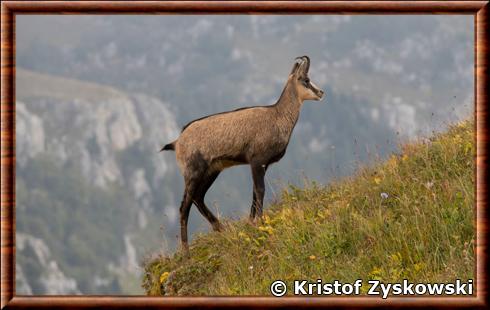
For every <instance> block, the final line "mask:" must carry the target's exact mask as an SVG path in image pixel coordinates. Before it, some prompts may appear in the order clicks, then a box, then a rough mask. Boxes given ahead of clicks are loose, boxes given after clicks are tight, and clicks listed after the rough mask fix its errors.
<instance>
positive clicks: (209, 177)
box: [194, 171, 222, 231]
mask: <svg viewBox="0 0 490 310" xmlns="http://www.w3.org/2000/svg"><path fill="white" fill-rule="evenodd" d="M219 173H220V172H219V171H216V172H212V173H206V174H205V176H204V177H203V178H202V179H201V182H200V185H199V188H198V190H197V191H196V195H195V196H194V203H195V204H196V206H197V209H198V210H199V212H201V214H202V215H203V216H204V217H205V218H206V219H207V220H208V222H209V223H210V224H211V226H213V230H214V231H221V230H222V225H221V223H220V222H219V220H218V219H217V218H216V216H214V214H213V213H212V212H211V211H210V210H209V209H208V207H207V206H206V204H205V203H204V197H205V196H206V192H207V191H208V190H209V188H210V187H211V185H212V184H213V182H214V181H215V180H216V178H217V177H218V175H219Z"/></svg>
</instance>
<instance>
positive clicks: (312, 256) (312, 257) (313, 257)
mask: <svg viewBox="0 0 490 310" xmlns="http://www.w3.org/2000/svg"><path fill="white" fill-rule="evenodd" d="M308 258H309V259H310V260H315V259H316V256H315V255H310V256H309V257H308Z"/></svg>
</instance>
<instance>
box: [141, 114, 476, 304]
mask: <svg viewBox="0 0 490 310" xmlns="http://www.w3.org/2000/svg"><path fill="white" fill-rule="evenodd" d="M474 152H475V145H474V131H473V122H463V123H460V124H457V125H455V126H453V127H452V128H450V130H449V131H448V132H447V133H445V134H440V135H436V136H434V137H433V138H431V139H430V140H426V141H418V142H415V143H412V144H408V145H405V146H403V147H402V154H400V155H393V156H392V157H391V158H389V159H388V160H387V161H386V162H384V163H378V164H376V165H374V166H371V167H367V168H362V169H360V170H359V171H358V173H357V175H355V176H352V177H350V178H346V179H343V180H340V181H338V182H335V183H332V184H329V185H328V186H326V187H322V186H318V185H316V184H315V183H312V184H310V185H308V186H307V187H306V188H305V189H299V188H292V187H291V188H290V189H289V190H287V191H284V193H283V194H282V199H281V201H280V202H278V203H276V204H274V205H273V206H271V207H270V208H268V210H267V212H266V213H265V214H266V216H265V219H264V221H263V222H262V223H260V224H258V225H257V226H252V225H250V224H248V223H247V221H246V220H241V221H237V222H230V223H227V229H226V231H225V232H223V233H208V234H203V235H200V236H198V237H196V238H195V239H196V240H195V241H194V242H193V243H192V245H191V258H190V259H183V258H182V256H181V254H180V253H177V254H175V255H174V256H173V257H163V256H160V257H157V258H153V259H148V260H147V261H146V262H145V266H144V268H145V273H144V276H143V287H144V288H145V290H146V291H147V294H149V295H234V294H239V295H255V294H257V295H270V292H269V285H270V283H271V282H272V281H273V280H275V279H282V280H286V281H290V280H293V279H309V280H313V281H314V280H316V279H318V278H321V279H322V280H323V282H324V283H325V282H329V281H333V280H335V279H338V280H340V281H342V282H353V281H355V280H356V279H363V280H364V281H367V280H368V279H380V280H383V281H398V280H401V279H404V278H406V279H409V280H410V281H416V282H426V281H431V282H432V281H454V280H455V278H460V279H469V278H473V277H474V263H475V259H474V240H475V226H474V188H475V184H474ZM382 193H385V194H386V195H387V198H384V197H382V196H385V197H386V195H385V194H383V195H382ZM289 291H290V290H289Z"/></svg>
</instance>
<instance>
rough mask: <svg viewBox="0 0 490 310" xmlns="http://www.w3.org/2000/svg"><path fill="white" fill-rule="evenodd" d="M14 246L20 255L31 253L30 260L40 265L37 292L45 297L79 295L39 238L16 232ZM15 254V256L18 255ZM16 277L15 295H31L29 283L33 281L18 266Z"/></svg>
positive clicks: (73, 280)
mask: <svg viewBox="0 0 490 310" xmlns="http://www.w3.org/2000/svg"><path fill="white" fill-rule="evenodd" d="M16 246H17V251H18V252H19V254H20V255H22V254H23V253H25V252H28V253H31V255H32V254H33V255H32V257H30V258H31V259H35V260H36V261H37V262H39V264H40V265H41V268H42V272H41V274H40V275H39V277H38V278H37V279H35V281H34V282H35V283H36V284H37V285H38V288H37V290H38V291H39V290H41V291H43V292H44V294H46V295H56V294H61V295H64V294H80V293H81V292H80V290H79V289H78V287H77V282H76V281H75V279H73V278H70V277H67V276H66V275H65V274H64V273H63V272H62V271H61V270H60V268H59V267H58V263H57V262H56V260H55V259H54V258H53V257H51V252H50V250H49V248H48V246H47V245H46V243H45V242H44V241H43V240H42V239H39V238H36V237H34V236H30V235H28V234H23V233H19V232H17V234H16ZM19 254H17V255H19ZM15 271H16V277H17V288H16V291H17V294H19V295H29V294H32V293H33V290H32V288H31V285H30V283H32V281H30V280H33V279H30V280H28V277H27V275H26V274H25V273H24V270H23V268H22V266H21V265H20V264H17V265H16V268H15Z"/></svg>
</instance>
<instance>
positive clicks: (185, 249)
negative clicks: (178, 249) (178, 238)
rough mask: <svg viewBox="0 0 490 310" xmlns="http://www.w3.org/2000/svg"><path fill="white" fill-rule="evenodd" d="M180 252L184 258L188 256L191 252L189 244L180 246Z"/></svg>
mask: <svg viewBox="0 0 490 310" xmlns="http://www.w3.org/2000/svg"><path fill="white" fill-rule="evenodd" d="M182 254H183V256H184V257H185V258H190V257H191V254H190V252H189V245H187V244H185V245H183V246H182Z"/></svg>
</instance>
